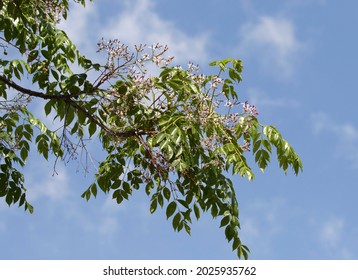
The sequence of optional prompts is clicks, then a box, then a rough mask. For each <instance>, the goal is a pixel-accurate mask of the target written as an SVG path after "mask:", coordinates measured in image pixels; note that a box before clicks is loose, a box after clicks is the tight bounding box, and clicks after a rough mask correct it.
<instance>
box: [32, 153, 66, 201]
mask: <svg viewBox="0 0 358 280" xmlns="http://www.w3.org/2000/svg"><path fill="white" fill-rule="evenodd" d="M47 164H48V165H47ZM50 164H54V163H50ZM50 164H49V163H48V162H46V161H44V160H43V159H40V160H39V161H38V162H37V163H36V164H33V165H32V168H30V170H29V172H26V178H27V181H28V183H27V184H26V185H27V186H29V189H28V191H27V196H28V200H29V201H31V202H35V201H36V200H37V199H39V198H41V197H44V198H46V199H50V200H53V201H63V200H65V199H66V198H67V196H68V195H69V176H68V173H67V170H66V169H65V168H62V167H59V166H57V168H56V169H57V173H58V174H57V175H56V174H53V173H54V172H53V167H52V166H50Z"/></svg>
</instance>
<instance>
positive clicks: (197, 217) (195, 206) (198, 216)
mask: <svg viewBox="0 0 358 280" xmlns="http://www.w3.org/2000/svg"><path fill="white" fill-rule="evenodd" d="M194 214H195V217H196V219H197V220H199V218H200V209H199V206H198V205H197V204H196V203H195V204H194Z"/></svg>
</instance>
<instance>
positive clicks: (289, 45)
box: [239, 16, 304, 78]
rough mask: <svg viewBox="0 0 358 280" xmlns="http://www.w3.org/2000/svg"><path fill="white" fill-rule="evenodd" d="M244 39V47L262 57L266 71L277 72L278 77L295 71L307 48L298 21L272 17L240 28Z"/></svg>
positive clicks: (259, 59)
mask: <svg viewBox="0 0 358 280" xmlns="http://www.w3.org/2000/svg"><path fill="white" fill-rule="evenodd" d="M240 40H241V42H240V45H239V48H240V50H241V51H242V52H243V53H246V54H248V55H249V56H252V57H253V58H255V59H256V60H258V62H259V64H260V65H261V66H262V67H263V69H264V71H266V72H268V73H270V72H274V73H275V74H274V75H275V76H277V77H278V78H282V77H283V78H287V77H290V76H291V75H292V74H293V71H294V68H295V63H296V62H297V58H298V54H299V53H301V51H302V50H303V49H304V44H303V43H302V42H301V41H300V40H299V39H298V38H297V35H296V32H295V26H294V23H293V22H292V21H290V20H289V19H286V18H276V17H272V16H261V17H259V18H258V19H257V20H256V21H254V22H249V23H246V24H244V25H243V26H242V27H241V29H240ZM273 70H274V71H273Z"/></svg>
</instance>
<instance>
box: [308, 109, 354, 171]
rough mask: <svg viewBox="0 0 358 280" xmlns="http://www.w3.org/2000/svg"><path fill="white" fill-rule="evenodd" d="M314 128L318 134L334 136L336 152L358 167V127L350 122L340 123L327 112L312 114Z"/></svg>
mask: <svg viewBox="0 0 358 280" xmlns="http://www.w3.org/2000/svg"><path fill="white" fill-rule="evenodd" d="M311 122H312V129H313V133H314V134H315V135H316V136H319V135H321V134H323V133H329V134H331V135H333V136H334V138H335V140H336V141H335V143H336V147H335V149H336V153H337V155H338V156H340V157H342V156H343V157H345V158H347V159H348V160H350V161H352V162H353V167H354V168H358V148H357V147H358V128H357V127H356V126H355V125H354V124H352V123H349V122H346V123H340V122H337V121H336V120H334V119H333V118H331V117H330V116H328V115H327V114H325V113H322V112H320V113H315V114H312V115H311Z"/></svg>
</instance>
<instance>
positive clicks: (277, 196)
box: [0, 0, 358, 259]
mask: <svg viewBox="0 0 358 280" xmlns="http://www.w3.org/2000/svg"><path fill="white" fill-rule="evenodd" d="M357 12H358V2H357V1H353V0H344V1H339V2H338V1H328V0H289V1H283V0H275V1H257V0H226V1H219V0H198V1H189V0H181V1H164V0H122V1H110V0H101V1H99V0H97V1H96V0H95V1H94V3H88V5H87V6H86V8H85V9H84V8H82V7H81V6H77V5H76V6H75V7H73V9H72V10H71V12H70V14H69V20H68V21H67V22H63V23H62V26H63V28H64V29H65V30H66V32H67V33H68V35H69V36H70V37H71V38H72V39H73V41H74V42H76V43H77V44H78V46H79V49H80V50H81V51H82V52H83V53H84V54H86V55H87V56H89V57H91V56H96V43H97V41H98V40H99V39H101V38H102V37H104V38H106V39H110V38H118V39H120V40H121V41H123V42H125V43H127V44H129V45H134V44H138V43H148V44H152V43H156V42H160V43H163V44H168V45H169V47H170V51H171V54H173V55H174V56H175V61H176V63H177V64H182V65H184V66H185V65H186V64H187V63H188V62H189V61H193V62H195V63H198V64H200V66H201V68H202V70H203V71H210V69H209V68H208V67H207V66H206V65H208V63H209V62H211V61H212V60H216V59H220V58H225V57H234V58H240V59H242V60H243V63H244V73H243V79H244V80H243V82H242V84H241V85H240V86H239V87H238V93H239V96H240V98H241V99H242V100H249V101H250V103H253V104H254V105H256V106H257V107H258V110H259V112H260V116H259V117H260V118H261V122H262V123H265V124H274V125H275V126H277V128H278V129H279V130H280V131H281V132H282V134H283V135H284V137H285V138H286V139H287V140H288V141H289V142H290V143H291V144H292V145H293V146H294V148H295V150H296V152H297V153H299V154H300V156H301V158H302V160H303V164H304V172H303V173H301V174H300V175H299V176H298V177H296V176H294V175H293V174H292V173H288V174H287V175H284V173H283V172H282V171H280V170H279V169H278V165H277V163H276V162H275V161H274V160H273V161H272V164H271V165H270V167H269V168H268V169H267V170H266V171H265V173H264V174H261V172H260V171H259V170H256V172H257V174H256V180H255V181H253V182H247V181H245V180H243V179H242V178H240V177H233V181H234V183H235V185H236V188H237V196H238V200H239V206H240V219H241V225H242V230H241V233H240V234H241V239H242V241H243V242H244V243H245V244H246V245H248V247H249V248H250V249H251V252H252V253H251V254H250V258H251V259H358V238H357V237H358V218H357V214H358V204H357V198H358V189H357V183H355V182H357V181H358V120H357V113H356V110H355V109H356V103H357V101H358V98H357V97H356V96H357V93H358V91H357V90H358V85H357V83H356V80H357V78H356V75H357V64H358V54H357V51H356V50H357V49H358V39H357V36H356V27H357V26H358V18H357ZM95 142H96V141H95ZM97 144H98V143H97ZM53 165H54V162H53V161H49V162H45V161H43V160H41V159H40V157H38V156H37V155H36V153H33V156H32V157H31V159H30V160H29V162H28V166H27V168H26V170H25V173H26V176H27V185H28V186H29V187H28V196H29V198H30V201H31V202H32V203H33V204H34V206H35V213H34V214H33V215H30V214H28V213H25V212H23V209H18V208H16V207H11V208H9V207H7V206H6V205H5V204H4V203H3V202H2V203H1V204H0V247H1V250H0V259H232V258H235V254H234V253H232V252H231V248H230V245H229V244H228V243H227V241H226V240H225V238H224V233H223V231H222V229H219V228H218V225H219V220H213V219H212V218H211V217H210V216H209V215H206V216H205V215H203V217H202V219H201V220H199V221H198V222H195V223H194V224H193V227H192V236H191V237H190V236H188V235H187V234H186V233H184V232H180V233H176V232H174V231H173V229H172V227H171V224H170V222H168V221H166V219H165V213H164V211H157V212H156V213H155V214H154V215H150V214H149V201H148V198H147V197H146V195H145V194H144V193H143V192H142V191H138V192H135V193H134V194H133V197H132V198H131V199H130V200H129V201H126V202H124V203H123V204H122V205H119V206H118V205H117V204H116V203H115V202H114V201H112V200H111V198H110V197H109V196H108V197H106V196H104V195H99V197H97V199H93V200H90V201H89V202H88V203H87V202H86V201H85V200H83V199H81V198H80V195H81V194H82V192H83V191H84V190H85V188H86V187H87V186H88V185H89V184H90V183H91V182H92V175H93V174H87V175H84V174H83V172H82V170H81V167H80V166H79V165H78V163H76V162H70V163H69V164H67V165H66V166H65V165H63V164H58V165H57V172H58V175H56V176H52V174H53Z"/></svg>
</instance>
